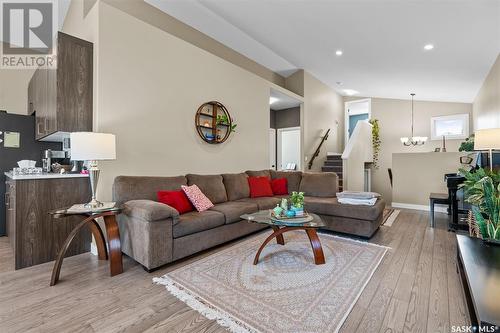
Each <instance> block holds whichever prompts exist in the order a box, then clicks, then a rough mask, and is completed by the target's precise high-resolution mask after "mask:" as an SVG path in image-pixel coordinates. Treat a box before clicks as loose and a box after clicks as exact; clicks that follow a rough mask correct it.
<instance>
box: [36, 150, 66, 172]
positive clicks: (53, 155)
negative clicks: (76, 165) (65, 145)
mask: <svg viewBox="0 0 500 333" xmlns="http://www.w3.org/2000/svg"><path fill="white" fill-rule="evenodd" d="M56 163H57V164H60V165H68V164H69V153H68V151H64V150H52V149H47V150H44V151H43V159H42V167H43V172H52V165H54V164H56Z"/></svg>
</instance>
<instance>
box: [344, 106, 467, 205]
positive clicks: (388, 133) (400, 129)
mask: <svg viewBox="0 0 500 333" xmlns="http://www.w3.org/2000/svg"><path fill="white" fill-rule="evenodd" d="M354 99H357V98H346V100H354ZM371 100H372V118H375V119H378V120H379V125H380V139H381V141H382V143H381V149H380V154H379V166H380V167H379V169H378V170H373V171H372V190H373V191H376V192H379V193H381V194H382V195H383V197H384V198H385V199H386V201H387V202H388V203H390V202H392V190H391V186H390V182H389V176H388V172H387V169H388V168H391V167H392V154H393V153H413V152H430V151H433V150H434V148H436V147H441V141H428V142H427V143H426V144H425V145H423V146H418V147H413V146H412V147H404V146H403V145H402V144H401V142H400V141H399V138H400V137H402V136H410V119H411V104H410V101H409V100H399V99H384V98H372V99H371ZM461 113H468V114H471V113H472V105H471V104H467V103H445V102H427V101H415V125H414V133H415V135H416V136H427V137H428V138H429V140H430V137H431V128H430V119H431V117H433V116H443V115H452V114H461ZM471 131H472V126H471ZM461 142H462V140H447V142H446V147H447V149H448V151H449V152H453V151H455V152H456V151H458V147H459V146H460V143H461ZM442 173H443V174H444V172H442Z"/></svg>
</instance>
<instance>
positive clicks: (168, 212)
mask: <svg viewBox="0 0 500 333" xmlns="http://www.w3.org/2000/svg"><path fill="white" fill-rule="evenodd" d="M123 213H124V214H125V215H127V216H130V217H135V218H138V219H141V220H144V221H147V222H154V221H160V220H165V219H168V218H170V217H171V218H174V222H175V220H176V218H177V217H178V216H179V212H178V211H177V210H175V209H174V208H173V207H170V206H168V205H165V204H163V203H161V202H156V201H152V200H130V201H127V202H126V203H124V204H123Z"/></svg>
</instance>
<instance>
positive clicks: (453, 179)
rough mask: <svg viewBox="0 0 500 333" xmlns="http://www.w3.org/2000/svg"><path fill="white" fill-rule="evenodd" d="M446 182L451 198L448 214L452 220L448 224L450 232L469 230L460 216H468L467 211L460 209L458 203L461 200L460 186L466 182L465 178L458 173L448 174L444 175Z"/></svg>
mask: <svg viewBox="0 0 500 333" xmlns="http://www.w3.org/2000/svg"><path fill="white" fill-rule="evenodd" d="M444 180H445V182H446V187H448V197H449V198H450V204H449V206H448V214H449V215H451V220H450V222H449V224H448V230H469V226H468V225H467V224H466V223H460V220H459V218H458V217H459V214H467V212H468V211H467V210H465V209H459V207H458V203H459V201H462V207H463V204H464V203H463V199H462V200H460V199H459V197H458V195H457V193H458V191H459V190H460V189H459V185H460V184H462V183H463V182H464V181H465V177H463V176H461V175H459V174H456V173H447V174H445V175H444ZM462 197H463V196H462Z"/></svg>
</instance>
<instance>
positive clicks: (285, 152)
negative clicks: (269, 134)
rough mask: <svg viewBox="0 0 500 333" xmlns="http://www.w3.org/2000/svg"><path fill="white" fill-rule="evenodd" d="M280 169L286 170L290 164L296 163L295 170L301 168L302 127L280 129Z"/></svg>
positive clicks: (278, 136)
mask: <svg viewBox="0 0 500 333" xmlns="http://www.w3.org/2000/svg"><path fill="white" fill-rule="evenodd" d="M277 141H278V153H277V154H276V155H277V156H278V169H279V170H286V169H288V168H287V166H288V165H294V166H295V168H293V169H294V170H300V127H289V128H280V129H278V135H277Z"/></svg>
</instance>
